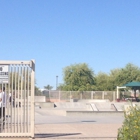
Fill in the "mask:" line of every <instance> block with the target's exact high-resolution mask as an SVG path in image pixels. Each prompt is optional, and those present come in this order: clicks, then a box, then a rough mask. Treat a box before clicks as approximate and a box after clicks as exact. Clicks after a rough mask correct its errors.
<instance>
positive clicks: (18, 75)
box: [17, 66, 20, 133]
mask: <svg viewBox="0 0 140 140" xmlns="http://www.w3.org/2000/svg"><path fill="white" fill-rule="evenodd" d="M17 78H18V83H17V86H18V95H17V98H18V99H17V104H18V106H17V133H19V114H20V113H19V82H20V81H19V80H20V68H19V66H18V72H17Z"/></svg>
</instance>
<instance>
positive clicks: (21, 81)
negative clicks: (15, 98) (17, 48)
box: [20, 66, 23, 133]
mask: <svg viewBox="0 0 140 140" xmlns="http://www.w3.org/2000/svg"><path fill="white" fill-rule="evenodd" d="M22 92H23V66H21V108H20V109H21V114H20V115H21V117H20V119H21V124H20V128H21V133H23V128H22V126H23V124H22V123H23V120H22V117H23V112H22V105H23V100H22V96H23V95H22Z"/></svg>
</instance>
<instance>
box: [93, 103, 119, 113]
mask: <svg viewBox="0 0 140 140" xmlns="http://www.w3.org/2000/svg"><path fill="white" fill-rule="evenodd" d="M94 104H95V106H96V107H97V109H98V111H116V109H115V108H114V107H112V103H110V102H106V103H94Z"/></svg>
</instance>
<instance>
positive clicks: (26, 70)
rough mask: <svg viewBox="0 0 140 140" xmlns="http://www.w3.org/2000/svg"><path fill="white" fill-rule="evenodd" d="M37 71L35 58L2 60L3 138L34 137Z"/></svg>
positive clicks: (0, 102)
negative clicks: (29, 59)
mask: <svg viewBox="0 0 140 140" xmlns="http://www.w3.org/2000/svg"><path fill="white" fill-rule="evenodd" d="M34 73H35V63H34V61H33V60H31V61H0V90H1V91H0V137H22V136H24V137H34V84H35V80H34Z"/></svg>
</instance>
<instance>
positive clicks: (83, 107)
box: [54, 102, 93, 111]
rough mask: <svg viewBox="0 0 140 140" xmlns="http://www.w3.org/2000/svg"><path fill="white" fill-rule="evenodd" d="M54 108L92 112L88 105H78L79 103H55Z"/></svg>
mask: <svg viewBox="0 0 140 140" xmlns="http://www.w3.org/2000/svg"><path fill="white" fill-rule="evenodd" d="M54 106H55V108H56V109H66V110H87V111H93V109H92V107H91V105H90V104H87V103H79V102H59V103H58V102H55V103H54Z"/></svg>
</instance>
